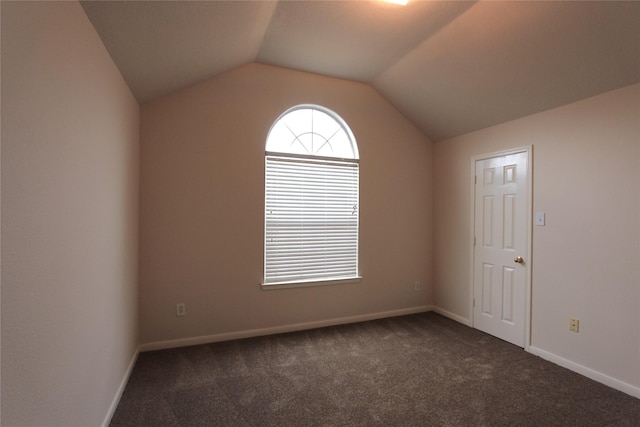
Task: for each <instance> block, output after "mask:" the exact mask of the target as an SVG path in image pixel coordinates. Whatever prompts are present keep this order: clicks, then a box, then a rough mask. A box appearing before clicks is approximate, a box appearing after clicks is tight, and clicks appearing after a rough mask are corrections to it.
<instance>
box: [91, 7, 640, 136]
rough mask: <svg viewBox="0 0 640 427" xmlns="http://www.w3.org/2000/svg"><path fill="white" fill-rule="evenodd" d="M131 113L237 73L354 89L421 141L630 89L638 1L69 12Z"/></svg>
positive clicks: (637, 60) (639, 24)
mask: <svg viewBox="0 0 640 427" xmlns="http://www.w3.org/2000/svg"><path fill="white" fill-rule="evenodd" d="M81 4H82V6H83V8H84V9H85V11H86V13H87V15H88V17H89V19H90V20H91V22H92V24H93V25H94V27H95V28H96V30H97V32H98V34H99V35H100V37H101V38H102V40H103V42H104V44H105V46H106V47H107V49H108V51H109V53H110V54H111V56H112V58H113V60H114V61H115V63H116V64H117V66H118V67H119V69H120V71H121V72H122V74H123V76H124V78H125V80H126V81H127V83H128V84H129V86H130V88H131V90H132V92H133V93H134V95H135V96H136V98H137V99H138V101H139V102H141V103H144V102H146V101H149V100H152V99H155V98H157V97H159V96H162V95H165V94H167V93H170V92H172V91H175V90H178V89H181V88H183V87H186V86H189V85H192V84H194V83H197V82H199V81H201V80H203V79H205V78H208V77H210V76H214V75H216V74H219V73H221V72H224V71H227V70H230V69H232V68H235V67H237V66H239V65H243V64H246V63H250V62H260V63H264V64H270V65H276V66H281V67H287V68H292V69H297V70H303V71H308V72H313V73H318V74H324V75H328V76H334V77H340V78H345V79H351V80H357V81H361V82H366V83H369V84H371V85H372V86H373V87H375V88H376V89H377V90H378V91H379V92H380V93H382V94H383V95H384V96H385V97H386V98H387V99H388V100H389V101H390V102H391V103H392V104H393V105H395V106H396V108H397V109H398V110H400V111H401V112H402V113H403V114H405V115H406V116H407V117H408V118H409V119H410V120H411V121H412V122H413V123H414V124H415V125H416V126H417V127H418V128H420V129H421V130H422V131H423V132H424V133H425V135H427V136H428V137H429V138H431V139H432V140H433V141H439V140H442V139H445V138H448V137H452V136H456V135H460V134H464V133H467V132H470V131H473V130H477V129H482V128H485V127H487V126H491V125H494V124H498V123H502V122H505V121H508V120H512V119H515V118H518V117H522V116H525V115H529V114H533V113H536V112H539V111H543V110H547V109H550V108H554V107H557V106H560V105H564V104H567V103H570V102H574V101H577V100H580V99H583V98H587V97H589V96H593V95H597V94H599V93H602V92H605V91H608V90H613V89H617V88H620V87H623V86H627V85H630V84H633V83H637V82H640V2H614V1H606V2H594V1H588V2H581V1H575V2H551V1H548V2H526V1H519V2H496V1H487V2H478V3H475V2H459V1H455V2H454V1H446V2H445V1H417V0H413V1H411V2H410V3H409V5H407V6H405V7H402V6H396V5H392V4H387V3H382V2H379V1H375V0H364V1H276V2H273V1H255V2H254V1H208V2H206V1H204V2H203V1H173V2H167V1H141V2H137V1H126V2H125V1H86V2H81Z"/></svg>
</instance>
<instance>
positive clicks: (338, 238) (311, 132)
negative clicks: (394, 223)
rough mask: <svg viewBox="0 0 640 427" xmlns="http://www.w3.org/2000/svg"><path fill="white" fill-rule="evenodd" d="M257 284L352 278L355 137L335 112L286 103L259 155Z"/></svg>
mask: <svg viewBox="0 0 640 427" xmlns="http://www.w3.org/2000/svg"><path fill="white" fill-rule="evenodd" d="M265 171H266V177H265V178H266V179H265V257H264V260H265V267H264V285H265V286H274V285H291V284H315V283H334V282H336V281H343V280H352V279H356V278H357V277H358V217H359V214H358V186H359V164H358V149H357V146H356V142H355V138H354V137H353V134H352V133H351V130H350V129H349V127H348V126H347V124H346V123H345V122H344V121H343V120H342V119H341V118H340V117H339V116H338V115H337V114H335V113H333V112H332V111H330V110H327V109H325V108H323V107H319V106H315V105H302V106H297V107H293V108H291V109H289V110H288V111H286V112H285V113H284V114H282V115H281V116H280V117H279V118H278V119H277V120H276V122H275V123H274V124H273V126H272V128H271V130H270V131H269V135H268V137H267V144H266V154H265Z"/></svg>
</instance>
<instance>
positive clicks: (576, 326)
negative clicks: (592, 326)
mask: <svg viewBox="0 0 640 427" xmlns="http://www.w3.org/2000/svg"><path fill="white" fill-rule="evenodd" d="M569 330H570V331H571V332H580V320H578V319H574V318H573V317H570V318H569Z"/></svg>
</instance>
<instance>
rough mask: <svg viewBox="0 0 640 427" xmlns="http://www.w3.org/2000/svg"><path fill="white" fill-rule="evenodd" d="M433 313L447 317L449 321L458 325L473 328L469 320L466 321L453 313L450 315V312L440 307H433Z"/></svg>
mask: <svg viewBox="0 0 640 427" xmlns="http://www.w3.org/2000/svg"><path fill="white" fill-rule="evenodd" d="M433 311H434V312H435V313H438V314H440V315H441V316H444V317H447V318H449V319H451V320H454V321H456V322H458V323H462V324H463V325H465V326H469V327H470V328H473V322H472V321H471V320H470V319H467V318H466V317H462V316H460V315H457V314H455V313H452V312H450V311H447V310H445V309H444V308H440V307H433Z"/></svg>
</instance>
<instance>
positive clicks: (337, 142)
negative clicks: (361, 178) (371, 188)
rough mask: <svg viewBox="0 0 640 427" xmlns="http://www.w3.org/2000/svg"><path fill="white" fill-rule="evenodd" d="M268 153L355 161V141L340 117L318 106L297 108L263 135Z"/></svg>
mask: <svg viewBox="0 0 640 427" xmlns="http://www.w3.org/2000/svg"><path fill="white" fill-rule="evenodd" d="M266 151H267V152H268V153H284V154H296V155H303V156H313V157H316V156H317V157H331V158H338V159H353V160H357V159H358V147H357V145H356V140H355V138H354V137H353V134H352V133H351V130H350V129H349V126H347V124H346V123H345V121H344V120H342V118H341V117H340V116H338V115H337V114H336V113H334V112H333V111H331V110H329V109H327V108H323V107H320V106H318V105H298V106H296V107H292V108H290V109H288V110H287V111H285V112H284V113H283V114H282V115H281V116H280V117H278V119H277V120H276V121H275V123H274V124H273V126H271V130H270V131H269V135H268V136H267V145H266Z"/></svg>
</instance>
